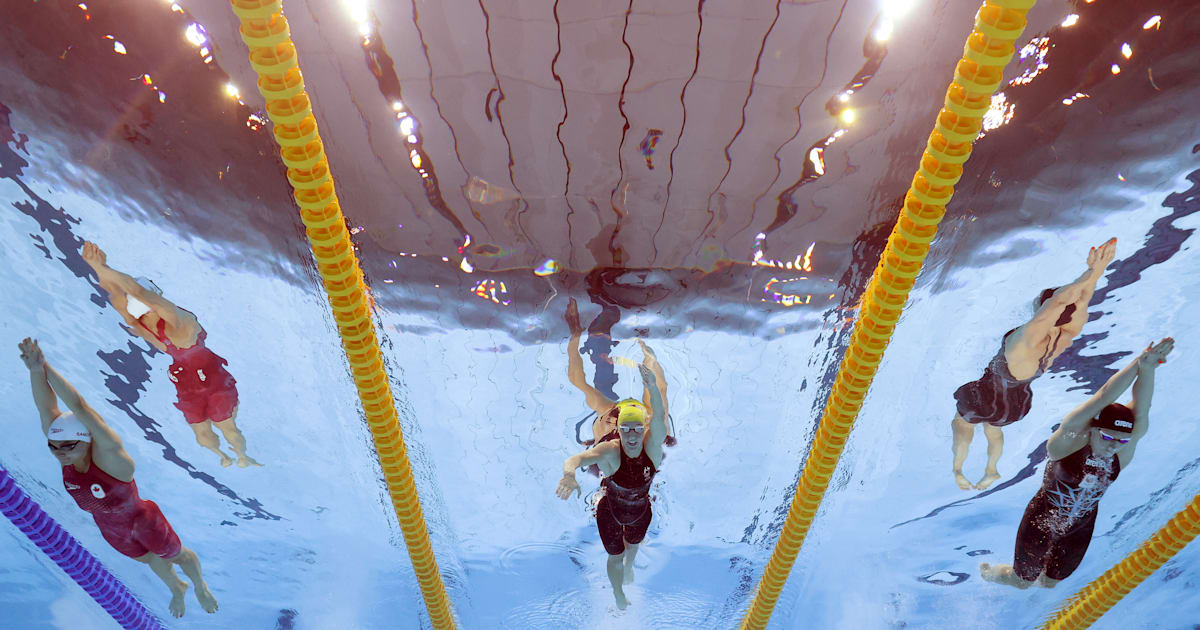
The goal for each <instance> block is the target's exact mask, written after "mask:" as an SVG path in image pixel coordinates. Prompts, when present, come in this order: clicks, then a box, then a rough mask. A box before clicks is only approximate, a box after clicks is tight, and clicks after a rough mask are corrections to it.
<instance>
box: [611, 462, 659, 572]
mask: <svg viewBox="0 0 1200 630" xmlns="http://www.w3.org/2000/svg"><path fill="white" fill-rule="evenodd" d="M618 452H619V453H620V456H621V464H620V466H619V467H618V468H617V471H616V472H615V473H613V474H612V475H611V476H608V477H605V478H604V479H603V480H601V482H600V485H601V486H602V487H603V488H604V496H603V497H602V498H601V499H600V503H599V504H597V505H596V527H597V528H598V529H599V530H600V540H601V541H602V542H603V543H604V549H605V551H607V552H608V553H609V554H611V555H614V556H615V555H618V554H621V553H623V552H624V551H625V541H628V542H629V543H630V544H634V545H636V544H638V543H640V542H642V539H643V538H645V537H646V530H647V529H649V528H650V519H651V518H652V517H653V510H651V508H650V484H651V483H653V482H654V475H655V473H657V472H658V469H657V468H655V466H654V462H653V461H651V460H650V456H649V455H647V454H646V448H645V446H644V445H643V447H642V452H641V453H640V454H638V456H637V457H629V456H628V455H626V454H625V448H624V447H623V446H618Z"/></svg>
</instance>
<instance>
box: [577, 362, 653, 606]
mask: <svg viewBox="0 0 1200 630" xmlns="http://www.w3.org/2000/svg"><path fill="white" fill-rule="evenodd" d="M638 369H639V371H640V372H641V375H642V382H643V383H644V384H645V386H646V389H647V390H648V391H649V392H650V401H651V403H652V404H651V405H650V406H643V405H642V404H640V403H638V402H637V401H631V402H630V403H628V404H622V405H621V406H620V412H619V413H618V415H617V418H616V420H615V422H616V426H617V432H618V434H619V439H616V440H606V441H603V442H600V443H599V444H597V445H595V446H593V447H591V448H589V449H588V450H586V451H584V452H582V453H579V454H576V455H572V456H570V457H568V458H567V459H566V461H564V462H563V476H562V479H561V480H559V482H558V488H557V490H556V491H555V493H556V494H557V495H558V498H560V499H563V500H566V499H567V498H569V497H570V496H571V494H572V493H579V494H582V491H581V490H580V488H579V483H578V482H577V481H576V480H575V469H577V468H579V467H581V466H587V465H590V464H596V465H598V466H599V468H600V470H601V472H603V473H604V478H603V480H602V481H601V484H600V485H601V492H602V496H601V499H600V502H599V503H598V504H597V505H596V528H597V530H599V533H600V540H601V542H603V543H604V550H605V551H607V552H608V580H609V583H611V584H612V589H613V597H614V598H615V600H616V603H617V607H618V608H620V609H622V610H624V609H625V608H626V607H627V606H628V605H629V599H628V598H627V597H626V596H625V591H624V588H623V587H624V585H626V584H630V583H632V582H633V560H634V557H635V556H636V555H637V552H638V546H639V545H640V544H641V542H642V540H643V539H644V538H645V536H646V530H647V529H648V528H649V527H650V521H651V519H652V518H653V509H652V508H651V506H650V503H651V499H650V485H651V484H652V483H653V481H654V475H655V474H657V472H658V469H659V467H660V466H661V465H662V459H663V442H664V438H665V436H666V430H667V425H666V414H665V412H664V409H665V407H664V405H663V404H662V394H661V393H660V390H659V388H658V383H657V377H656V376H655V375H654V371H653V370H651V369H650V368H649V367H648V366H647V365H646V364H645V363H643V364H641V365H639V366H638ZM647 411H649V412H650V417H649V418H647V417H646V414H647Z"/></svg>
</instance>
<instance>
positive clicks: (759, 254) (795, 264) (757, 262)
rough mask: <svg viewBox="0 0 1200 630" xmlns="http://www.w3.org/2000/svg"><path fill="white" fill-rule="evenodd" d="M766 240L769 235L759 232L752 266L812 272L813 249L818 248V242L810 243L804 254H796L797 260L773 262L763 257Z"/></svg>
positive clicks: (755, 240)
mask: <svg viewBox="0 0 1200 630" xmlns="http://www.w3.org/2000/svg"><path fill="white" fill-rule="evenodd" d="M766 239H767V235H766V234H763V233H762V232H759V233H758V236H756V237H755V238H754V259H753V260H752V261H750V265H751V266H754V267H774V268H778V269H797V270H803V271H812V253H813V248H814V247H816V246H817V242H816V241H813V242H812V243H810V244H809V246H808V249H807V250H806V251H805V252H804V253H803V254H796V258H795V260H792V261H788V262H784V261H782V260H771V259H769V258H764V257H763V250H762V245H763V243H764V242H765V241H766Z"/></svg>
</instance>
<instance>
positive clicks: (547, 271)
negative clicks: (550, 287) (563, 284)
mask: <svg viewBox="0 0 1200 630" xmlns="http://www.w3.org/2000/svg"><path fill="white" fill-rule="evenodd" d="M555 273H558V262H557V261H555V260H554V259H553V258H547V259H546V260H545V262H543V263H542V264H540V265H538V268H537V269H534V270H533V275H535V276H540V277H545V276H551V275H554V274H555Z"/></svg>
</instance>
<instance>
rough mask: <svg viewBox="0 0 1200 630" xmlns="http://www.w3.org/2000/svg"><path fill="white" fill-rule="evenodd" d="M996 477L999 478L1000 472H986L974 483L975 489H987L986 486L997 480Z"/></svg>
mask: <svg viewBox="0 0 1200 630" xmlns="http://www.w3.org/2000/svg"><path fill="white" fill-rule="evenodd" d="M998 479H1000V473H987V474H986V475H984V476H983V479H980V480H979V483H977V484H975V489H976V490H987V489H988V486H991V485H992V484H993V483H996V480H998Z"/></svg>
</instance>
